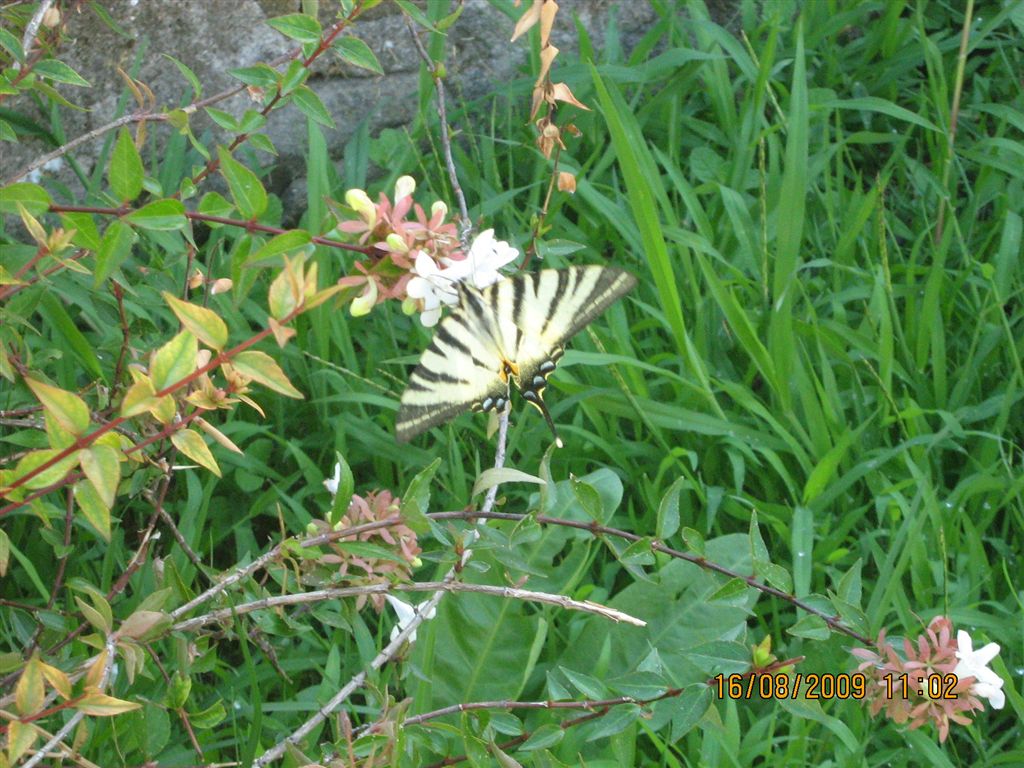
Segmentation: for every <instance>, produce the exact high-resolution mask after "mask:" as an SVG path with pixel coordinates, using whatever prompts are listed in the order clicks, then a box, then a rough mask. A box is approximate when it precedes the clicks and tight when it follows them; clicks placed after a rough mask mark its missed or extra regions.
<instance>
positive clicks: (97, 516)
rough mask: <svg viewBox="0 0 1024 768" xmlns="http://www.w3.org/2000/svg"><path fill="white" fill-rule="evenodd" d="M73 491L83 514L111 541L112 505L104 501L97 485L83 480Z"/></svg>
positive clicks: (98, 531) (101, 534)
mask: <svg viewBox="0 0 1024 768" xmlns="http://www.w3.org/2000/svg"><path fill="white" fill-rule="evenodd" d="M73 491H74V495H75V503H76V504H78V508H79V509H80V510H81V511H82V515H83V516H84V517H85V519H86V520H88V521H89V523H90V524H91V525H92V527H93V528H95V529H96V531H97V533H99V535H100V536H102V537H103V538H104V540H106V541H110V507H108V506H107V505H106V504H104V503H103V499H101V498H100V495H99V494H98V493H97V492H96V488H95V486H93V484H92V483H91V482H90V481H88V480H82V481H81V482H79V483H75V487H74V489H73Z"/></svg>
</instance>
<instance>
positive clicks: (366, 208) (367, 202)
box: [345, 189, 377, 229]
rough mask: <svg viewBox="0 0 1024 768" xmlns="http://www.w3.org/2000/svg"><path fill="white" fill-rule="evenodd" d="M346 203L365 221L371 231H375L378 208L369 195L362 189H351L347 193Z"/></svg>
mask: <svg viewBox="0 0 1024 768" xmlns="http://www.w3.org/2000/svg"><path fill="white" fill-rule="evenodd" d="M345 203H346V204H347V205H348V207H349V208H351V209H352V210H354V211H355V212H356V213H358V214H359V218H361V219H362V220H363V221H365V222H366V225H367V226H368V227H369V228H370V229H373V227H374V225H375V224H376V223H377V206H375V205H374V204H373V201H372V200H371V199H370V196H369V195H367V194H366V193H365V192H364V191H363V190H361V189H350V190H349V191H348V192H346V193H345Z"/></svg>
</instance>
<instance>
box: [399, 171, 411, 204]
mask: <svg viewBox="0 0 1024 768" xmlns="http://www.w3.org/2000/svg"><path fill="white" fill-rule="evenodd" d="M415 191H416V179H414V178H413V177H412V176H399V177H398V179H396V180H395V202H396V203H397V202H398V201H399V200H401V199H402V198H403V197H408V196H409V195H411V194H412V193H413V192H415Z"/></svg>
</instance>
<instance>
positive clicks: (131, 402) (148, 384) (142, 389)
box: [121, 376, 156, 418]
mask: <svg viewBox="0 0 1024 768" xmlns="http://www.w3.org/2000/svg"><path fill="white" fill-rule="evenodd" d="M155 394H156V390H155V389H153V381H152V380H151V379H150V378H149V377H148V376H147V377H146V378H143V379H140V380H139V381H136V382H135V383H134V384H132V385H131V386H130V387H129V388H128V391H127V392H125V393H124V399H123V400H122V401H121V415H122V416H124V417H125V418H131V417H132V416H138V415H139V414H140V413H145V412H146V411H148V410H150V409H151V408H153V406H154V405H156V398H155V397H154V395H155Z"/></svg>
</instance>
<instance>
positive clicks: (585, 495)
mask: <svg viewBox="0 0 1024 768" xmlns="http://www.w3.org/2000/svg"><path fill="white" fill-rule="evenodd" d="M569 485H570V486H571V487H572V493H573V495H574V496H575V497H576V500H577V501H578V502H579V503H580V506H581V507H583V511H584V512H586V514H587V517H589V518H590V519H591V520H594V521H596V522H598V523H604V522H606V517H607V516H606V514H605V510H604V509H603V508H602V506H601V496H600V494H599V493H598V492H597V490H595V488H594V486H592V485H590V483H585V482H583V481H581V480H577V479H576V478H575V477H572V476H570V477H569ZM610 511H614V510H610ZM647 547H648V550H649V549H650V544H648V545H647Z"/></svg>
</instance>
